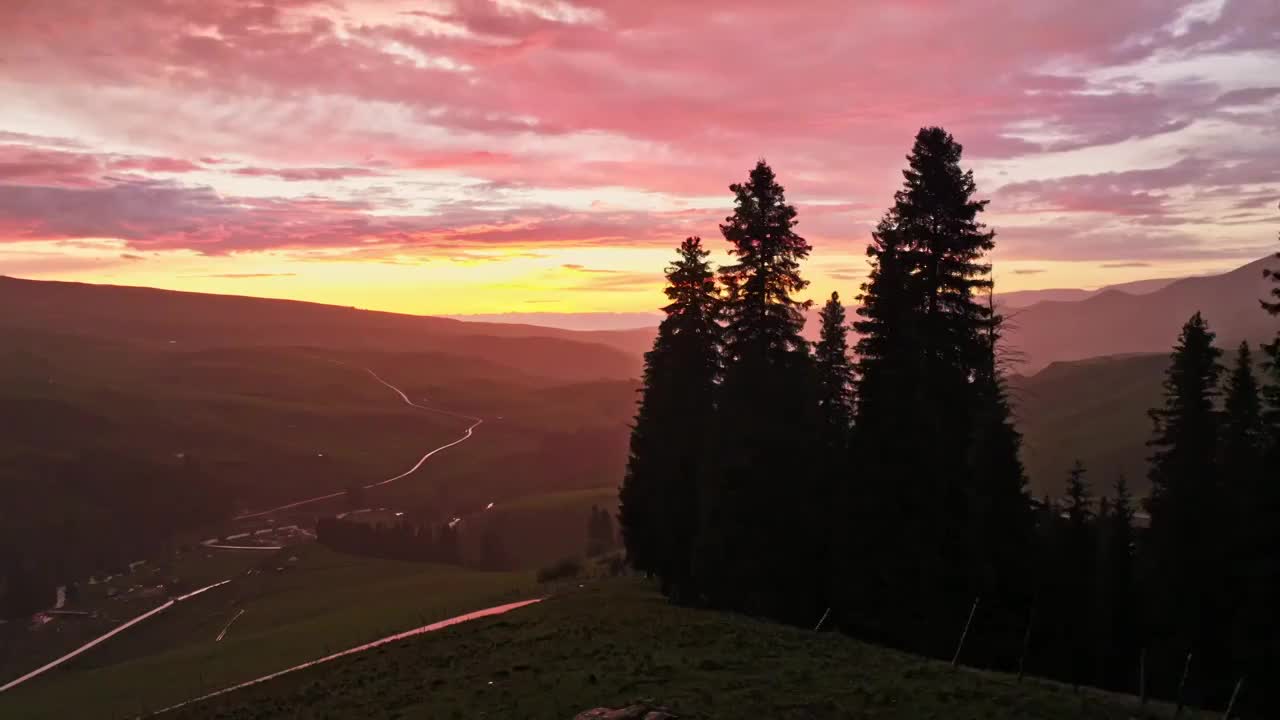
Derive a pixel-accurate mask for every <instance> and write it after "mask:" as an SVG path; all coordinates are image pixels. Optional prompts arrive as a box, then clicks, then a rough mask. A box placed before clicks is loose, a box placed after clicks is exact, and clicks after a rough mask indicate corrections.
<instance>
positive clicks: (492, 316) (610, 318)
mask: <svg viewBox="0 0 1280 720" xmlns="http://www.w3.org/2000/svg"><path fill="white" fill-rule="evenodd" d="M445 317H450V318H453V319H454V320H465V321H467V322H495V323H515V324H519V325H539V326H542V327H553V328H561V329H563V330H634V329H636V328H648V327H656V326H657V324H658V322H659V321H660V320H661V319H662V316H661V315H659V314H657V313H640V312H632V313H625V312H619V313H613V312H585V313H552V312H510V313H476V314H472V315H446V316H445Z"/></svg>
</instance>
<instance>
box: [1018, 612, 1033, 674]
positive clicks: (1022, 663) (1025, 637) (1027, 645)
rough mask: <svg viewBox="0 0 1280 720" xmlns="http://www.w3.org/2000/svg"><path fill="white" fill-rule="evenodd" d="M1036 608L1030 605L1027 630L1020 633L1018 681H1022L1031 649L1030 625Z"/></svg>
mask: <svg viewBox="0 0 1280 720" xmlns="http://www.w3.org/2000/svg"><path fill="white" fill-rule="evenodd" d="M1035 619H1036V609H1035V607H1032V608H1031V609H1030V610H1029V611H1027V631H1026V632H1025V633H1023V634H1022V657H1020V658H1018V682H1022V676H1023V674H1024V673H1025V672H1026V669H1027V652H1028V651H1030V649H1031V626H1032V625H1033V624H1034V623H1035Z"/></svg>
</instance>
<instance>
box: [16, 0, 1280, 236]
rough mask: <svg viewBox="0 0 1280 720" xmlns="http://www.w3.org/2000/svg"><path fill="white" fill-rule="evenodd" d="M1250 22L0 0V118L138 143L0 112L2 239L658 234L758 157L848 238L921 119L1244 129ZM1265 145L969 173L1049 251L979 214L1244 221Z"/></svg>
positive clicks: (1148, 9) (1173, 222) (675, 4)
mask: <svg viewBox="0 0 1280 720" xmlns="http://www.w3.org/2000/svg"><path fill="white" fill-rule="evenodd" d="M530 8H533V9H530ZM1278 13H1280V9H1277V6H1276V5H1275V4H1274V3H1270V2H1265V1H1263V0H1255V1H1248V0H1232V1H1230V2H1227V3H1226V5H1225V7H1224V9H1223V11H1222V12H1221V14H1220V15H1218V16H1217V17H1215V18H1211V19H1207V20H1204V21H1197V22H1192V23H1189V24H1187V23H1183V25H1185V26H1184V27H1177V26H1178V22H1177V21H1178V19H1179V17H1180V14H1181V8H1180V7H1179V4H1178V3H1171V2H1164V1H1162V0H1136V1H1135V2H1112V3H1103V4H1099V3H1094V2H1086V1H1085V0H1076V1H1074V2H1071V1H1068V2H1062V1H1060V0H1027V1H1026V2H1019V3H1008V2H1003V1H1000V0H972V1H971V2H966V3H954V2H939V1H932V0H914V1H912V2H896V1H890V0H877V1H874V2H861V3H848V2H843V1H837V0H818V1H816V2H806V3H789V4H778V3H776V2H766V1H764V0H745V1H744V0H737V1H736V2H733V3H729V2H727V1H726V0H709V1H708V2H705V3H689V2H687V1H677V0H651V1H648V2H633V1H632V0H572V1H571V2H564V3H543V4H530V5H529V6H526V7H525V9H520V7H516V6H513V5H507V4H498V3H495V2H490V1H488V0H458V1H457V2H444V3H440V4H439V6H438V7H437V6H435V5H433V7H432V9H430V10H416V11H413V12H409V13H401V14H393V13H389V12H386V8H385V6H382V5H378V4H376V3H365V2H359V1H358V0H352V1H351V2H349V3H346V4H345V5H342V6H338V5H337V4H334V3H332V2H329V1H328V0H281V1H279V2H263V3H246V2H231V1H227V0H169V1H168V2H163V3H157V2H152V1H150V0H119V1H118V2H113V3H84V2H80V1H79V0H44V1H43V2H40V3H18V4H13V3H7V4H0V26H3V27H5V28H6V31H5V41H6V62H5V63H4V64H2V65H0V81H3V82H4V83H6V85H7V86H12V87H13V88H14V89H15V97H25V96H26V95H27V94H24V93H23V92H22V89H23V88H27V89H30V90H32V92H31V93H29V95H30V97H31V98H34V99H32V100H30V101H28V102H29V104H30V107H28V108H27V110H29V111H31V112H35V111H43V112H45V113H47V114H48V115H50V116H57V117H70V118H73V119H74V120H75V125H76V126H78V127H82V128H85V129H86V130H92V133H88V134H89V135H90V136H92V137H98V138H111V139H113V140H114V141H115V145H114V147H130V148H133V147H137V146H141V147H143V148H145V150H144V151H139V154H138V155H136V156H135V155H128V156H124V155H118V154H112V153H109V152H106V151H104V150H101V149H99V148H95V147H76V146H75V145H74V143H75V142H76V141H74V140H72V141H65V140H64V141H58V140H55V139H52V138H43V139H42V138H39V137H36V136H34V135H31V134H29V133H28V132H25V131H24V130H23V128H16V127H15V128H5V127H0V143H4V144H3V145H0V212H2V213H3V216H0V228H2V229H3V231H4V232H7V233H8V237H30V236H34V235H39V234H41V233H45V234H47V235H49V236H55V237H73V236H75V235H76V234H84V235H92V236H118V237H121V238H123V239H126V240H127V241H129V242H130V243H131V244H133V245H135V246H137V247H191V248H194V249H197V250H200V251H202V252H232V251H235V250H240V249H252V248H265V247H291V248H304V247H307V246H319V247H324V248H331V247H352V246H357V245H373V246H376V247H382V246H408V247H425V246H430V247H445V246H448V247H452V248H455V249H457V248H463V247H466V246H467V245H476V246H486V245H491V244H499V243H501V244H540V243H583V244H618V245H627V244H648V243H655V242H662V243H670V242H672V241H673V239H678V238H679V237H681V236H682V235H683V234H685V233H687V232H698V233H701V234H704V235H709V234H713V233H714V224H715V222H716V220H717V219H718V218H717V217H716V213H709V212H706V211H690V212H688V213H685V212H683V210H682V208H683V206H682V205H680V204H679V203H689V202H694V201H695V200H699V199H701V198H702V197H705V196H718V197H724V196H725V186H726V185H727V184H728V183H730V182H733V181H735V180H738V179H740V176H741V175H742V173H743V171H744V169H745V168H747V167H749V166H750V164H751V163H752V162H753V161H754V160H755V159H756V158H758V157H760V156H764V157H766V158H768V159H769V160H770V161H771V162H773V163H774V164H775V165H776V167H777V169H778V170H779V173H780V175H781V178H782V181H783V183H784V184H785V185H786V186H787V189H788V192H789V193H790V194H791V197H792V199H793V200H797V201H800V202H801V203H802V205H804V207H803V208H802V213H801V222H802V229H803V231H804V232H805V234H806V235H809V236H811V237H813V238H816V239H819V240H821V241H823V242H829V243H830V246H832V247H839V248H840V251H841V252H849V253H857V252H858V243H859V242H862V241H864V240H865V237H866V232H867V228H868V225H869V223H872V222H874V219H875V217H876V216H877V215H878V214H879V212H880V209H881V208H883V207H884V206H885V205H887V204H888V203H889V202H890V201H891V197H892V193H893V191H894V190H895V189H896V186H897V185H898V183H899V182H900V175H899V171H900V168H901V166H902V156H903V154H904V153H905V152H906V150H907V146H908V144H909V142H910V138H911V136H912V134H913V133H914V131H915V129H916V128H918V127H919V126H921V125H925V124H934V123H940V124H944V125H946V126H947V127H948V129H950V130H951V131H952V132H953V133H955V135H956V136H957V137H958V138H959V139H960V140H961V141H962V142H963V143H964V144H965V147H966V161H967V162H968V163H970V164H976V165H979V166H980V167H981V165H982V164H983V163H987V162H993V161H996V160H1000V161H1003V162H1005V163H1009V164H1016V163H1017V162H1019V161H1021V160H1025V159H1027V158H1032V157H1036V156H1038V155H1040V154H1043V153H1045V152H1049V151H1057V150H1070V149H1089V148H1097V147H1100V146H1109V145H1123V144H1126V143H1135V142H1136V141H1146V142H1148V143H1151V144H1159V143H1169V144H1174V143H1178V142H1185V141H1184V140H1181V139H1180V138H1181V137H1182V136H1183V135H1184V134H1185V133H1184V131H1186V130H1187V129H1188V128H1192V127H1193V126H1194V125H1195V124H1196V123H1198V122H1201V121H1203V120H1205V119H1207V118H1212V119H1214V120H1215V122H1220V123H1223V124H1226V125H1228V126H1230V127H1234V128H1239V129H1240V130H1241V131H1250V132H1254V133H1256V134H1257V137H1263V136H1264V134H1265V132H1266V128H1267V127H1268V123H1274V112H1275V111H1274V103H1275V102H1276V101H1277V98H1280V88H1276V87H1273V86H1272V85H1271V84H1268V83H1264V82H1258V83H1254V86H1250V87H1237V86H1232V87H1227V86H1223V85H1222V84H1221V82H1220V79H1218V80H1215V79H1214V74H1213V73H1212V72H1210V70H1211V68H1210V67H1209V66H1210V65H1211V64H1212V61H1214V58H1218V59H1220V57H1221V56H1224V55H1227V54H1231V53H1236V54H1239V53H1245V52H1248V53H1263V54H1265V53H1271V55H1270V57H1274V56H1275V55H1276V53H1277V50H1276V48H1278V47H1280V15H1278ZM1211 54H1212V57H1210V55H1211ZM1170 59H1172V60H1177V61H1180V62H1183V63H1185V64H1186V68H1190V69H1189V70H1184V71H1183V72H1182V73H1181V74H1180V75H1176V76H1174V77H1173V79H1168V80H1162V81H1159V82H1156V81H1153V80H1151V79H1150V78H1148V77H1142V76H1140V73H1139V70H1136V69H1134V68H1136V67H1139V65H1135V64H1139V63H1146V64H1152V63H1155V64H1159V63H1161V62H1165V61H1168V60H1170ZM1200 61H1203V63H1204V68H1205V69H1204V72H1202V73H1198V72H1197V68H1199V66H1198V65H1197V62H1200ZM1103 71H1110V74H1109V75H1106V76H1105V77H1104V73H1103ZM1121 72H1125V73H1134V75H1133V76H1129V77H1123V76H1118V75H1117V73H1121ZM36 90H38V91H39V92H35V91H36ZM108 92H110V93H111V94H110V95H109V96H108V95H107V94H106V93H108ZM108 97H109V100H110V101H107V99H108ZM97 100H102V101H101V102H95V101H97ZM86 103H89V104H91V105H92V106H93V107H94V110H93V112H86V111H85V110H84V108H85V106H86ZM1269 103H1270V104H1269ZM27 130H29V128H27ZM1267 142H1268V143H1269V144H1268V145H1267V146H1266V147H1264V148H1262V149H1259V148H1257V147H1249V148H1248V149H1242V148H1236V147H1234V146H1232V144H1230V143H1223V144H1222V145H1220V146H1218V147H1197V148H1182V150H1183V151H1184V152H1183V157H1184V159H1183V160H1181V161H1179V162H1173V163H1170V164H1169V165H1168V166H1167V167H1164V168H1158V169H1156V170H1141V171H1125V170H1119V171H1114V170H1111V171H1109V169H1108V168H1106V167H1099V168H1097V170H1096V172H1090V173H1084V174H1082V173H1080V172H1079V170H1073V171H1072V172H1063V173H1060V174H1059V176H1057V177H1046V178H1044V179H1040V180H1036V181H1034V182H1014V183H1006V184H1005V186H1004V187H1002V188H995V187H990V188H985V187H984V188H983V191H984V192H985V193H987V194H988V195H989V196H990V197H991V198H992V199H993V201H994V202H993V204H992V208H991V209H992V213H991V214H992V216H993V217H992V221H993V224H995V225H996V226H997V227H999V222H998V220H999V217H1000V215H1001V214H1002V213H1004V214H1007V216H1010V217H1012V216H1017V219H1019V220H1025V219H1026V217H1028V216H1029V215H1031V214H1036V215H1039V216H1045V217H1049V218H1057V217H1062V218H1064V222H1062V223H1060V225H1059V227H1060V228H1061V229H1054V230H1050V231H1047V232H1050V233H1052V232H1057V233H1059V235H1058V237H1059V238H1060V239H1062V240H1063V245H1062V248H1051V247H1049V246H1048V243H1047V242H1046V241H1045V239H1044V238H1043V237H1041V236H1040V235H1038V234H1037V233H1036V232H1035V231H1028V232H1024V231H1021V230H1018V231H1014V232H1010V233H1005V234H1002V236H1001V237H1002V239H1007V240H1008V242H1009V243H1010V245H1011V247H1010V248H1009V251H1010V252H1012V253H1017V254H1019V255H1020V256H1034V253H1036V252H1041V253H1047V254H1050V255H1053V256H1054V257H1060V256H1063V255H1064V254H1065V255H1070V254H1071V253H1077V254H1079V255H1088V254H1098V253H1101V254H1103V255H1106V254H1108V253H1110V252H1111V250H1110V247H1109V246H1107V245H1106V244H1105V243H1104V242H1103V241H1102V240H1101V239H1100V238H1101V237H1102V235H1103V234H1105V233H1104V230H1103V229H1101V228H1099V227H1096V226H1094V225H1091V224H1090V222H1091V221H1089V220H1087V219H1086V220H1081V219H1080V217H1079V216H1081V215H1089V214H1095V213H1100V214H1104V215H1107V216H1109V220H1110V222H1111V223H1112V224H1111V225H1109V226H1108V227H1107V230H1106V231H1105V232H1113V231H1114V230H1115V229H1116V228H1117V227H1119V228H1123V229H1128V230H1132V231H1133V233H1134V234H1133V237H1134V238H1136V239H1135V242H1136V243H1137V244H1138V245H1140V246H1144V247H1147V246H1149V247H1151V248H1152V249H1153V252H1159V251H1161V248H1164V250H1163V251H1165V252H1173V250H1168V248H1173V247H1177V248H1186V247H1189V246H1190V245H1189V243H1190V242H1191V240H1189V236H1190V235H1191V234H1192V231H1191V230H1190V229H1189V228H1187V227H1184V226H1185V225H1187V224H1188V223H1190V222H1191V221H1196V222H1203V221H1204V220H1205V219H1206V218H1205V217H1204V208H1205V207H1207V206H1210V205H1211V204H1212V203H1214V202H1218V201H1219V200H1220V198H1221V197H1229V198H1230V201H1231V202H1235V203H1237V204H1238V207H1237V208H1236V209H1238V210H1240V211H1242V212H1246V213H1247V212H1248V211H1251V210H1259V209H1262V208H1263V207H1264V206H1265V200H1266V198H1267V196H1268V194H1269V193H1270V192H1271V190H1272V189H1273V188H1277V187H1280V175H1278V174H1277V171H1276V168H1277V167H1280V164H1277V163H1276V160H1277V158H1280V150H1278V149H1277V141H1276V140H1275V139H1274V137H1272V139H1271V140H1269V141H1267ZM142 152H146V153H149V154H146V155H144V154H141V153H142ZM1166 157H1167V156H1166ZM184 158H199V160H198V162H197V161H192V160H187V159H184ZM220 159H221V160H220ZM1209 159H1212V160H1211V161H1210V160H1209ZM196 170H201V171H203V172H205V173H215V174H219V175H220V176H222V177H224V178H225V179H226V182H225V185H223V184H219V185H218V186H217V187H218V188H224V187H231V188H234V187H236V184H235V179H236V178H237V177H273V178H279V179H282V180H286V181H312V182H332V183H339V182H341V181H344V180H351V179H357V178H371V177H375V176H377V177H378V185H379V187H378V188H373V189H366V190H365V191H363V192H364V194H362V195H361V196H360V197H361V198H362V200H361V201H360V202H357V203H354V204H353V203H351V202H349V201H344V200H327V199H321V198H312V199H263V198H243V197H231V196H229V195H228V194H226V193H221V192H219V191H216V190H214V189H213V188H208V187H193V186H190V185H183V184H181V183H175V182H156V180H157V178H155V177H153V176H155V175H165V176H167V175H171V174H180V173H188V172H192V171H196ZM112 173H117V174H118V173H128V176H127V177H123V178H121V177H117V176H114V175H112ZM415 174H421V175H422V177H423V182H445V181H442V180H440V179H439V178H440V177H441V176H443V175H449V176H450V178H451V179H450V180H449V181H453V182H457V179H458V178H459V177H462V178H465V179H466V181H467V184H466V185H465V188H464V187H462V186H461V185H460V186H459V189H458V192H457V193H456V194H457V195H459V199H458V200H457V201H456V202H455V203H451V204H445V205H444V206H442V207H440V208H439V210H437V211H434V212H433V213H432V214H426V213H416V214H412V215H405V214H403V213H407V212H408V210H406V208H413V207H419V206H421V203H419V202H417V201H418V197H417V196H416V195H415V194H414V192H415V191H414V189H413V187H412V186H410V185H409V184H408V180H407V179H408V178H412V177H413V176H414V175H415ZM1024 177H1025V176H1024ZM204 180H206V178H205V176H204V175H202V176H201V181H204ZM397 183H403V184H397ZM355 184H356V183H352V184H351V185H355ZM476 188H480V189H476ZM604 188H610V189H613V188H627V189H631V190H635V191H641V192H649V193H663V194H665V195H666V196H671V197H669V198H668V200H669V201H670V202H671V203H672V204H671V205H670V206H669V207H666V208H665V209H663V210H660V211H657V212H642V211H639V210H634V209H633V210H625V209H622V210H619V208H618V207H617V206H616V205H614V204H611V203H609V202H603V201H600V200H598V199H597V198H595V197H593V196H592V195H593V193H596V194H601V195H603V189H604ZM1188 189H1189V190H1190V191H1189V192H1188V191H1187V190H1188ZM563 190H574V191H578V192H579V193H580V194H581V195H582V196H583V197H585V198H587V199H590V200H596V202H595V204H594V205H593V207H592V209H591V210H590V211H577V210H571V209H568V208H563V207H551V206H550V205H549V202H548V201H547V200H545V199H544V198H543V197H540V196H539V192H542V193H543V194H544V195H545V194H548V193H549V191H563ZM1174 190H1182V191H1181V192H1173V191H1174ZM1215 193H1217V195H1215ZM513 198H516V199H515V200H513ZM837 200H838V201H840V203H842V204H840V205H833V204H831V201H837ZM703 204H705V203H703ZM513 205H514V207H513ZM375 211H382V212H375ZM388 211H396V213H401V214H396V213H392V212H388ZM1251 217H1253V216H1247V217H1246V216H1242V217H1240V218H1232V219H1230V220H1231V221H1232V222H1234V221H1237V220H1239V221H1241V222H1249V221H1250V218H1251ZM1210 219H1212V218H1210ZM1224 220H1225V219H1224ZM1073 228H1074V229H1073ZM1068 238H1070V239H1071V241H1072V243H1073V244H1070V245H1068V244H1066V242H1065V241H1066V239H1068ZM3 239H4V238H3V237H0V240H3ZM839 243H843V244H839ZM1161 243H1163V244H1161ZM1029 253H1030V254H1031V255H1028V254H1029Z"/></svg>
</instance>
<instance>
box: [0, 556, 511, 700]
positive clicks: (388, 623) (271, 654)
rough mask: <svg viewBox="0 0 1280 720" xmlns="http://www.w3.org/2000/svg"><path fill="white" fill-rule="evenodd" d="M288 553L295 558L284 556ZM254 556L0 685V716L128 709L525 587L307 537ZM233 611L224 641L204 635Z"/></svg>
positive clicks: (505, 597) (501, 576)
mask: <svg viewBox="0 0 1280 720" xmlns="http://www.w3.org/2000/svg"><path fill="white" fill-rule="evenodd" d="M291 556H292V557H297V561H296V562H293V563H290V562H289V561H288V558H289V557H291ZM261 562H262V565H261V567H259V568H256V569H254V570H251V571H249V572H248V573H242V574H240V575H238V576H237V577H236V579H235V580H234V581H233V582H232V583H230V584H228V585H226V586H223V587H221V588H218V589H216V590H211V591H209V592H207V593H205V594H203V595H200V596H198V597H196V598H193V599H191V600H189V601H186V602H184V603H180V604H179V605H177V606H175V607H173V608H172V609H170V610H169V611H167V612H165V613H162V614H160V615H157V616H156V617H154V618H152V619H150V620H148V621H146V622H144V623H141V624H139V625H138V626H136V627H135V628H132V629H130V630H129V631H128V632H125V633H123V634H121V635H119V636H117V637H115V638H112V639H111V640H109V641H107V642H105V643H103V644H102V645H100V646H98V647H97V648H94V649H93V650H91V651H90V652H88V653H85V654H84V655H82V656H80V657H78V658H76V659H74V660H72V661H70V662H69V663H67V664H66V665H64V666H61V667H59V668H57V669H55V670H53V671H51V672H50V673H48V674H47V675H45V676H42V677H41V678H39V679H37V680H34V681H32V682H31V683H29V684H27V685H23V686H20V687H19V688H16V689H15V690H12V691H10V692H6V693H4V694H3V695H0V717H21V718H30V719H31V720H39V719H40V718H64V717H95V718H117V717H133V716H135V715H137V714H138V713H140V712H142V711H144V710H147V709H155V708H159V707H163V706H165V705H169V704H172V703H175V702H179V701H181V700H185V699H188V698H190V697H194V696H197V695H199V694H202V693H204V692H209V691H211V690H215V689H218V688H222V687H227V686H230V685H234V684H236V683H238V682H242V681H244V680H249V679H252V678H254V677H258V676H261V675H264V674H267V673H270V672H273V671H276V670H280V669H283V668H286V667H289V666H292V665H295V664H297V663H300V662H305V661H307V660H312V659H315V658H317V657H321V656H323V655H327V654H329V653H332V652H337V651H340V650H344V649H346V648H348V647H353V646H356V645H359V644H362V643H365V642H369V641H371V640H375V639H377V638H380V637H384V636H386V635H390V634H393V633H395V632H399V631H403V630H408V629H411V628H414V627H419V626H421V625H425V624H427V623H430V622H433V621H436V620H441V619H445V618H448V617H453V616H455V615H459V614H462V613H465V612H468V611H471V610H474V609H477V608H483V607H489V606H493V605H497V604H501V603H503V602H510V601H512V600H516V599H523V598H526V597H529V596H531V595H533V594H534V592H536V590H535V586H534V583H533V582H532V580H531V578H530V577H529V576H528V575H524V574H514V573H482V572H475V571H468V570H463V569H460V568H453V567H442V566H436V565H426V564H417V563H400V562H393V561H381V560H370V559H368V558H357V557H352V556H346V555H341V554H338V553H334V552H331V551H328V550H326V549H325V548H323V547H320V546H318V545H314V544H313V545H307V546H301V547H298V548H293V549H289V550H286V551H283V552H282V553H281V554H279V555H274V554H273V555H272V557H270V558H264V559H262V560H261ZM277 567H288V568H290V569H288V570H285V571H283V572H277V571H276V570H275V568H277ZM240 610H244V613H243V614H242V615H240V617H239V618H238V619H236V621H235V623H234V625H232V627H231V629H230V630H229V631H228V633H227V635H226V637H225V639H224V640H222V641H221V642H215V638H216V637H217V635H218V633H219V632H220V631H221V630H222V629H223V628H224V627H225V626H226V624H227V622H228V621H229V620H231V618H232V617H233V616H235V614H236V613H237V612H238V611H240Z"/></svg>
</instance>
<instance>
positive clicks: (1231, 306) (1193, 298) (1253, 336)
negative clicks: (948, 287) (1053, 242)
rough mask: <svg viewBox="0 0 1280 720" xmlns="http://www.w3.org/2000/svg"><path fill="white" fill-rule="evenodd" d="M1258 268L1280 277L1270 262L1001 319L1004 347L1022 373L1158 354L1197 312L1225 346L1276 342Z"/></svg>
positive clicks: (1266, 285)
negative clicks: (1112, 357) (1066, 362)
mask: <svg viewBox="0 0 1280 720" xmlns="http://www.w3.org/2000/svg"><path fill="white" fill-rule="evenodd" d="M1264 268H1271V269H1280V261H1277V260H1276V259H1275V258H1274V257H1272V256H1268V257H1265V258H1262V259H1260V260H1255V261H1254V262H1251V263H1249V264H1248V265H1244V266H1242V267H1239V268H1236V269H1235V270H1232V271H1230V272H1227V273H1223V274H1221V275H1208V276H1203V277H1189V278H1182V279H1178V280H1172V281H1167V282H1165V281H1162V282H1164V285H1163V286H1161V287H1159V288H1158V289H1155V290H1151V289H1150V286H1149V285H1139V286H1137V289H1136V290H1135V289H1134V287H1133V286H1132V285H1130V286H1129V287H1128V288H1127V289H1122V288H1121V287H1112V288H1107V289H1104V290H1102V291H1100V292H1098V293H1096V294H1093V295H1091V296H1089V297H1086V298H1083V299H1081V300H1077V301H1060V300H1059V301H1044V302H1037V303H1035V304H1032V305H1029V306H1026V307H1022V308H1018V309H1016V310H1011V311H1009V312H1007V313H1006V316H1007V317H1008V321H1009V325H1008V328H1007V329H1006V333H1005V345H1006V348H1007V349H1008V350H1010V351H1011V352H1012V353H1013V355H1014V356H1016V357H1017V358H1018V359H1020V361H1021V362H1020V364H1019V369H1020V371H1021V372H1023V373H1034V372H1036V371H1038V370H1040V369H1042V368H1044V367H1045V366H1047V365H1049V364H1050V363H1053V362H1060V361H1064V360H1083V359H1085V358H1093V357H1099V356H1104V355H1123V354H1127V353H1149V352H1164V351H1166V350H1168V349H1169V348H1170V347H1172V346H1173V343H1174V341H1175V340H1176V339H1177V336H1178V331H1179V329H1180V328H1181V327H1182V324H1183V323H1185V322H1186V321H1187V318H1189V317H1191V315H1192V314H1194V313H1196V312H1200V313H1202V314H1203V315H1204V317H1205V319H1206V320H1208V322H1209V326H1210V327H1211V328H1212V329H1213V330H1214V331H1215V332H1216V333H1217V334H1218V340H1219V343H1220V344H1222V345H1223V346H1227V345H1231V344H1235V343H1238V342H1239V341H1241V340H1250V341H1254V342H1259V341H1263V340H1267V339H1269V338H1271V337H1273V336H1274V335H1275V332H1276V325H1277V323H1276V320H1275V318H1273V317H1271V316H1269V315H1267V314H1266V313H1264V312H1262V310H1261V308H1260V307H1259V305H1258V301H1259V299H1261V298H1263V297H1264V296H1265V295H1266V294H1267V292H1269V290H1270V288H1271V287H1272V285H1271V282H1270V281H1269V280H1267V279H1266V278H1264V277H1263V274H1262V271H1263V269H1264Z"/></svg>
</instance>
